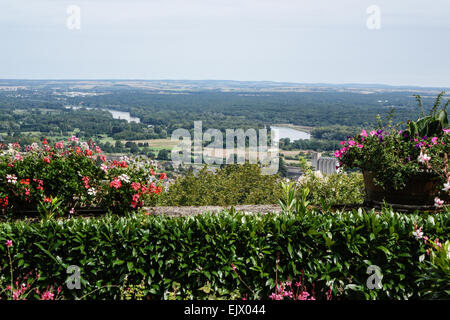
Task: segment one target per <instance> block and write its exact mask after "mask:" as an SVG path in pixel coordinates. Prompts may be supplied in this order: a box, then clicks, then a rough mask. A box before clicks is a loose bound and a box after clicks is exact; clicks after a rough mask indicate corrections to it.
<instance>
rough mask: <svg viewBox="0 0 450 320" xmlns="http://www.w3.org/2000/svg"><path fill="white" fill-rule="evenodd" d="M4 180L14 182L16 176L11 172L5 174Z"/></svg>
mask: <svg viewBox="0 0 450 320" xmlns="http://www.w3.org/2000/svg"><path fill="white" fill-rule="evenodd" d="M6 180H8V183H12V184H16V183H17V177H16V176H15V175H13V174H7V175H6Z"/></svg>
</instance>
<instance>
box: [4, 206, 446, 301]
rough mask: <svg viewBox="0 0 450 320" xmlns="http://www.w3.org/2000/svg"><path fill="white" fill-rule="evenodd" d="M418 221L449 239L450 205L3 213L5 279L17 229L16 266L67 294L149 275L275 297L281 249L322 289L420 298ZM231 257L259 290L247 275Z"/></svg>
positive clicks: (185, 286)
mask: <svg viewBox="0 0 450 320" xmlns="http://www.w3.org/2000/svg"><path fill="white" fill-rule="evenodd" d="M415 221H417V223H418V225H419V226H423V231H424V232H425V234H426V235H427V236H429V237H430V238H432V239H434V238H435V237H439V238H440V239H441V240H445V239H446V237H447V236H448V234H449V229H450V228H449V227H450V226H449V224H450V223H449V213H448V212H447V213H433V214H422V215H420V216H419V215H416V214H410V215H407V214H398V213H393V212H390V211H389V210H386V211H385V212H383V213H382V214H376V213H373V212H368V213H365V212H364V211H362V210H359V211H353V212H346V213H320V212H316V213H314V212H308V213H307V214H305V215H301V216H300V215H287V214H278V215H276V214H267V215H245V214H243V213H234V212H223V213H220V214H217V215H213V214H203V215H199V216H195V217H187V218H186V217H184V218H168V217H163V216H146V215H144V214H133V215H132V216H129V217H117V216H106V217H103V218H99V219H94V218H90V219H82V218H78V219H70V220H60V221H46V222H41V223H26V222H11V223H1V224H0V262H1V265H0V266H1V270H0V276H1V278H2V279H3V281H1V282H0V286H2V285H3V287H4V285H5V284H6V283H8V281H9V280H8V279H9V267H8V265H9V259H8V256H7V251H6V246H5V245H4V244H5V242H6V240H9V239H11V240H12V241H13V246H12V247H10V250H11V253H12V256H13V259H14V276H15V277H16V276H17V275H19V274H25V273H27V272H28V271H30V270H34V269H37V270H38V272H39V273H40V279H39V285H40V287H46V286H47V285H54V286H57V285H63V294H64V296H65V297H66V298H74V297H80V296H82V295H83V294H86V293H89V292H92V291H93V290H94V289H95V288H96V287H100V286H103V285H107V284H115V285H118V284H121V283H122V282H123V280H124V278H125V277H126V276H127V278H128V281H127V283H128V284H139V283H141V281H142V279H144V283H145V284H146V292H147V293H148V295H149V297H150V298H151V299H163V298H164V296H165V294H166V297H167V292H168V291H172V288H173V285H174V283H175V282H177V283H179V284H180V289H179V291H178V292H179V294H180V295H181V296H182V297H188V298H189V297H191V298H192V297H194V298H205V297H206V295H205V294H204V293H203V291H201V290H199V289H200V288H201V287H203V286H204V285H205V284H207V283H208V282H209V284H210V285H211V288H212V291H213V292H214V293H217V294H218V295H221V296H225V297H226V296H227V295H229V294H230V293H231V292H233V291H235V290H238V291H239V292H240V293H241V294H249V298H260V299H267V298H268V296H269V294H270V293H271V292H273V288H274V280H275V263H276V255H277V252H279V256H280V262H279V276H278V278H279V280H287V279H288V277H291V279H292V278H293V277H294V279H293V280H294V281H295V280H296V279H298V277H299V276H300V275H301V270H303V271H304V274H305V280H306V281H307V282H308V283H309V284H311V283H312V282H313V281H314V282H315V291H316V295H317V297H318V298H319V299H320V298H323V296H324V293H325V291H326V290H327V289H328V287H329V286H331V287H332V290H333V296H334V297H335V298H337V297H339V298H341V299H347V298H349V299H351V298H361V299H366V298H389V299H390V298H395V299H403V298H420V297H421V292H422V290H424V289H426V288H425V286H426V285H427V284H426V283H424V282H421V284H420V285H419V284H418V283H419V282H418V281H417V280H418V279H419V278H420V276H421V275H423V274H424V273H426V272H427V268H428V265H427V264H425V263H420V262H419V257H420V256H421V255H423V254H425V250H426V245H425V244H424V243H423V241H419V240H416V239H415V238H414V237H413V236H412V231H413V230H414V222H415ZM231 264H234V265H235V266H236V267H237V271H238V273H239V274H240V276H241V277H242V279H243V280H244V281H245V282H246V283H247V285H248V286H249V287H250V288H251V289H252V290H254V292H255V294H253V293H252V292H251V291H250V290H249V289H248V288H247V287H246V286H245V285H244V284H243V283H241V281H240V280H239V279H238V278H237V276H236V275H235V274H234V272H233V270H232V267H231ZM68 265H78V266H80V267H81V274H82V277H83V284H82V289H81V290H78V291H77V290H68V289H67V288H66V286H65V285H64V282H65V280H66V277H67V274H66V267H67V266H68ZM369 265H377V266H379V267H380V268H381V271H382V273H383V275H384V278H383V280H382V283H383V289H381V290H369V289H367V287H366V280H367V278H368V276H369V275H368V274H367V273H366V271H367V267H368V266H369ZM309 288H311V287H309ZM0 291H1V289H0ZM118 296H119V290H117V288H110V289H103V290H99V291H96V292H94V293H92V294H91V295H90V296H89V298H118Z"/></svg>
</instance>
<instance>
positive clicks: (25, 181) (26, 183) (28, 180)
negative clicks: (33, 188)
mask: <svg viewBox="0 0 450 320" xmlns="http://www.w3.org/2000/svg"><path fill="white" fill-rule="evenodd" d="M20 183H21V184H25V185H29V184H30V179H21V180H20Z"/></svg>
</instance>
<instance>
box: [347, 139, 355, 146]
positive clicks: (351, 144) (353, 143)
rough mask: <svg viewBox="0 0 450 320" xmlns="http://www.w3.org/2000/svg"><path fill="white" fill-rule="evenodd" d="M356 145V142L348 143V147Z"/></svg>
mask: <svg viewBox="0 0 450 320" xmlns="http://www.w3.org/2000/svg"><path fill="white" fill-rule="evenodd" d="M355 144H356V142H355V141H353V140H350V141H349V142H348V145H350V146H354V145H355Z"/></svg>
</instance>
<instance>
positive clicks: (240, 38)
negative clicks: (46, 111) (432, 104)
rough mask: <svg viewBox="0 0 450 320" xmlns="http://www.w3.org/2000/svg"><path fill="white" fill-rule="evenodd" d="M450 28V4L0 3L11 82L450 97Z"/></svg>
mask: <svg viewBox="0 0 450 320" xmlns="http://www.w3.org/2000/svg"><path fill="white" fill-rule="evenodd" d="M70 5H75V6H78V7H79V8H80V9H81V12H80V18H81V20H80V22H81V23H80V29H79V30H78V29H72V30H71V29H69V28H68V27H67V20H68V18H70V14H68V13H67V8H68V6H70ZM370 5H376V6H378V7H379V9H380V10H381V11H380V12H381V15H380V18H381V19H380V21H381V22H380V27H381V28H380V29H369V28H368V27H367V19H368V18H369V17H370V16H371V14H368V13H367V8H368V7H369V6H370ZM449 17H450V1H449V0H433V1H424V0H385V1H381V0H370V1H366V0H308V1H306V0H85V1H83V0H72V1H65V0H0V78H30V79H42V78H44V79H50V78H51V79H74V78H76V79H105V78H114V79H228V80H270V81H292V82H308V83H313V82H314V83H316V82H327V83H356V82H358V83H385V84H395V85H421V86H446V87H450V58H449V57H450V18H449ZM70 21H74V20H70Z"/></svg>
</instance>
